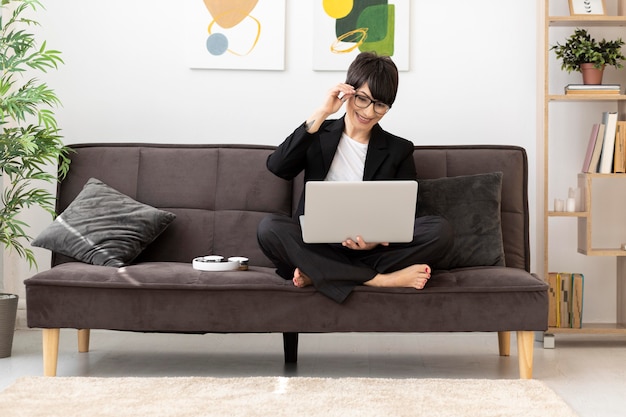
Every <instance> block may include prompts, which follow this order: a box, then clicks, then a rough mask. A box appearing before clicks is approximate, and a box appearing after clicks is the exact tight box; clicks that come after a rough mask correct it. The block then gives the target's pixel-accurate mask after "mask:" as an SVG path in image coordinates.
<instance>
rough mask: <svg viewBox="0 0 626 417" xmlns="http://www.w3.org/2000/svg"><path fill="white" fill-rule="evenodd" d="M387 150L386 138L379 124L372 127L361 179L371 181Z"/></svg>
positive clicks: (387, 152) (385, 156)
mask: <svg viewBox="0 0 626 417" xmlns="http://www.w3.org/2000/svg"><path fill="white" fill-rule="evenodd" d="M388 155H389V150H388V148H387V139H386V138H385V135H384V133H383V130H382V128H381V127H380V126H379V125H376V126H374V128H373V129H372V136H371V137H370V142H369V146H368V147H367V156H366V157H365V169H364V172H363V180H364V181H371V180H373V179H374V177H375V175H376V172H377V171H378V168H379V167H380V165H381V164H382V163H383V162H384V161H385V159H387V156H388Z"/></svg>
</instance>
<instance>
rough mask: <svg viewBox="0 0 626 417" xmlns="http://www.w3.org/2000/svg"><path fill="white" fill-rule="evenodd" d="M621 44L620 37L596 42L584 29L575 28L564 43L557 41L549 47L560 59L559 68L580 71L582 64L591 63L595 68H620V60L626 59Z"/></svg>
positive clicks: (622, 43)
mask: <svg viewBox="0 0 626 417" xmlns="http://www.w3.org/2000/svg"><path fill="white" fill-rule="evenodd" d="M623 45H624V41H622V39H621V38H619V39H617V40H614V41H607V40H605V39H602V40H601V41H599V42H598V41H596V40H595V39H594V38H592V37H591V35H589V33H587V31H586V30H585V29H576V30H575V31H574V33H573V34H572V35H571V36H570V37H569V38H567V40H566V41H565V43H564V44H562V45H561V44H559V43H558V42H557V44H556V45H554V46H552V47H551V48H550V49H551V50H554V52H555V53H556V57H557V58H559V59H561V61H562V63H561V69H563V70H566V71H567V72H572V71H580V70H581V67H580V66H581V65H582V64H593V66H594V67H595V68H597V69H601V68H604V66H606V65H609V66H614V67H615V68H618V69H619V68H622V67H623V65H622V63H621V61H622V60H624V59H626V57H624V55H623V54H622V46H623Z"/></svg>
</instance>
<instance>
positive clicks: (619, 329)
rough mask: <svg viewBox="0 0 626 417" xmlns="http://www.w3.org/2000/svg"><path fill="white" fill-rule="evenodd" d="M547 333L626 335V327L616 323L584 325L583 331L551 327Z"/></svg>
mask: <svg viewBox="0 0 626 417" xmlns="http://www.w3.org/2000/svg"><path fill="white" fill-rule="evenodd" d="M545 333H548V334H555V333H564V334H626V326H624V325H622V324H616V323H591V324H589V323H583V327H582V328H581V329H572V328H569V327H549V328H548V330H546V332H545Z"/></svg>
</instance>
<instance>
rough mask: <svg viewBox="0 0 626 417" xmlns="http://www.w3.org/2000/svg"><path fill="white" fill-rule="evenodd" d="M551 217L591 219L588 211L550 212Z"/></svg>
mask: <svg viewBox="0 0 626 417" xmlns="http://www.w3.org/2000/svg"><path fill="white" fill-rule="evenodd" d="M548 216H550V217H589V212H588V211H574V212H571V211H549V212H548Z"/></svg>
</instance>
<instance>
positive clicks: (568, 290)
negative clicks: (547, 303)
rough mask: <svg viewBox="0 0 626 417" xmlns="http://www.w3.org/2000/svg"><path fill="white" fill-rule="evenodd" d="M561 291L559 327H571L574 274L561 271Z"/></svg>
mask: <svg viewBox="0 0 626 417" xmlns="http://www.w3.org/2000/svg"><path fill="white" fill-rule="evenodd" d="M559 278H560V280H561V292H560V293H559V308H560V310H561V311H560V319H561V320H560V323H559V327H570V313H571V311H572V275H571V274H568V273H564V272H561V273H559Z"/></svg>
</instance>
